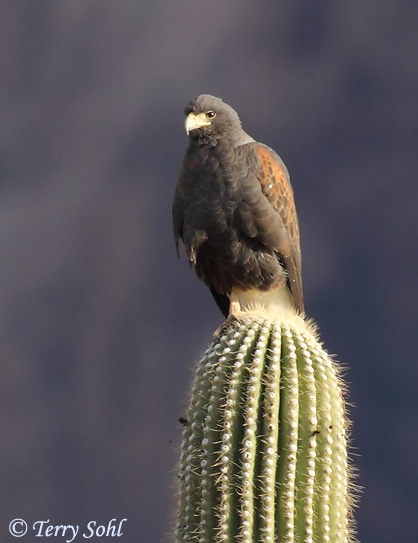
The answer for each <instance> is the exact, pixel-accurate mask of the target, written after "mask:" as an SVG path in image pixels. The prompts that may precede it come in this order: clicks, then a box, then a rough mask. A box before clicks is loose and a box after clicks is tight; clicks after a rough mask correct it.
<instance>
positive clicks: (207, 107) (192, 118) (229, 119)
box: [184, 94, 243, 141]
mask: <svg viewBox="0 0 418 543" xmlns="http://www.w3.org/2000/svg"><path fill="white" fill-rule="evenodd" d="M184 112H185V114H186V122H185V126H186V132H187V135H188V136H189V137H190V138H192V139H200V140H215V141H216V140H219V139H220V138H222V137H226V138H228V139H229V138H230V139H235V138H240V137H241V135H242V133H243V131H242V128H241V121H240V120H239V117H238V114H237V112H236V111H235V110H234V109H232V107H231V106H228V104H225V102H223V101H222V100H221V99H220V98H217V97H216V96H211V95H210V94H201V95H200V96H198V97H197V98H195V99H194V100H192V101H191V102H189V104H188V105H187V106H186V108H185V110H184Z"/></svg>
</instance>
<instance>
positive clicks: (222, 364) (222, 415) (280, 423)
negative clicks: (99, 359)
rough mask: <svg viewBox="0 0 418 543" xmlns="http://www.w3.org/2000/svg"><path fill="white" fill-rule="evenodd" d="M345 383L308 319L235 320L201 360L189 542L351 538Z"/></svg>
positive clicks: (185, 519)
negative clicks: (343, 383)
mask: <svg viewBox="0 0 418 543" xmlns="http://www.w3.org/2000/svg"><path fill="white" fill-rule="evenodd" d="M343 388H344V387H343V386H342V382H341V378H340V376H339V370H338V367H337V366H336V364H335V362H333V360H332V359H331V358H330V356H329V355H328V354H327V353H326V352H325V351H324V350H323V348H322V346H321V344H320V343H319V341H318V339H317V336H316V333H315V330H314V328H313V326H312V325H311V324H309V323H308V322H306V321H305V320H303V319H302V318H301V317H298V316H296V315H294V314H292V315H291V316H290V317H289V315H288V316H287V317H286V318H283V319H280V318H271V319H270V318H265V317H262V316H257V315H256V314H248V315H247V316H243V318H240V319H239V320H232V321H231V322H229V323H228V324H227V325H226V326H225V327H224V329H223V331H222V332H221V333H220V336H219V337H216V336H215V337H214V340H213V342H212V344H211V345H210V346H209V348H208V349H207V350H206V352H205V354H204V355H203V357H202V358H201V360H200V361H199V362H198V363H197V367H196V373H195V378H194V382H193V386H192V392H191V398H190V403H189V408H188V415H187V423H186V425H185V427H184V432H183V441H182V452H181V459H180V475H179V477H180V488H179V512H178V520H177V530H176V541H177V543H186V542H187V543H190V542H195V543H232V542H234V543H235V542H239V543H302V542H303V543H348V542H349V541H351V539H350V533H351V530H350V519H351V501H350V497H349V481H348V466H347V442H346V427H347V421H346V417H345V405H344V399H343V394H342V389H343Z"/></svg>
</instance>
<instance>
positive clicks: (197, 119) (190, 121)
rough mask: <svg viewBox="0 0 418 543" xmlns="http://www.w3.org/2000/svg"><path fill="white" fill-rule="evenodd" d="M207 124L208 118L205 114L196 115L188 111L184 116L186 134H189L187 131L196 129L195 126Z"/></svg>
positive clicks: (208, 122)
mask: <svg viewBox="0 0 418 543" xmlns="http://www.w3.org/2000/svg"><path fill="white" fill-rule="evenodd" d="M209 125H210V120H209V119H207V118H206V115H205V114H204V113H199V114H198V115H195V114H194V113H189V114H188V115H187V117H186V122H185V123H184V126H185V127H186V132H187V135H189V132H191V131H192V130H196V129H197V128H202V126H209Z"/></svg>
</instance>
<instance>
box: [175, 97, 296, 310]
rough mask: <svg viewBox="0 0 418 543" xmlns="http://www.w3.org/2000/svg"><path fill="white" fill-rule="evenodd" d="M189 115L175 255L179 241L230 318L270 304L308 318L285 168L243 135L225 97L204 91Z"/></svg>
mask: <svg viewBox="0 0 418 543" xmlns="http://www.w3.org/2000/svg"><path fill="white" fill-rule="evenodd" d="M185 113H186V131H187V134H188V136H189V146H188V148H187V151H186V155H185V157H184V160H183V164H182V167H181V171H180V176H179V179H178V183H177V188H176V193H175V197H174V205H173V225H174V236H175V240H176V246H177V250H179V240H180V239H181V240H182V241H183V243H184V245H185V247H186V251H187V254H188V257H189V261H190V264H191V265H192V266H193V267H194V268H195V270H196V272H197V275H198V277H199V278H200V279H201V280H203V281H204V282H205V283H206V284H207V285H208V286H209V288H210V290H211V292H212V294H213V296H214V298H215V300H216V302H217V304H218V306H219V308H220V310H221V311H222V313H223V314H224V315H225V316H228V315H229V314H230V312H231V313H233V314H235V311H234V308H235V309H238V310H240V309H245V308H247V309H248V308H251V307H252V306H254V305H258V304H261V305H270V303H271V300H272V299H274V300H276V301H275V302H273V303H277V304H278V305H282V304H284V305H287V306H288V307H289V306H290V307H293V308H294V309H296V310H297V311H298V312H299V313H303V310H304V307H303V293H302V279H301V253H300V245H299V226H298V218H297V214H296V208H295V203H294V199H293V191H292V187H291V185H290V181H289V174H288V172H287V169H286V166H285V165H284V163H283V161H282V160H281V158H280V157H279V156H278V155H277V154H276V153H275V152H274V151H273V150H272V149H270V148H269V147H267V146H266V145H263V144H262V143H257V142H256V141H254V140H253V139H252V138H251V137H250V136H249V135H248V134H246V133H245V132H244V130H243V129H242V128H241V122H240V120H239V117H238V115H237V113H236V112H235V111H234V110H233V109H232V108H231V107H230V106H228V105H227V104H225V103H224V102H223V101H222V100H221V99H220V98H216V97H215V96H210V95H208V94H202V95H201V96H198V97H197V98H195V99H194V100H192V101H191V102H190V103H189V104H188V106H187V107H186V109H185ZM232 305H233V307H232ZM230 306H231V307H230Z"/></svg>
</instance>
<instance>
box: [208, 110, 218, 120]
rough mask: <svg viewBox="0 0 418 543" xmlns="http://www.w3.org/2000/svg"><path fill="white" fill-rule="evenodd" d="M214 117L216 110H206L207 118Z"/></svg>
mask: <svg viewBox="0 0 418 543" xmlns="http://www.w3.org/2000/svg"><path fill="white" fill-rule="evenodd" d="M214 117H216V113H215V112H214V111H207V112H206V118H207V119H213V118H214Z"/></svg>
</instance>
